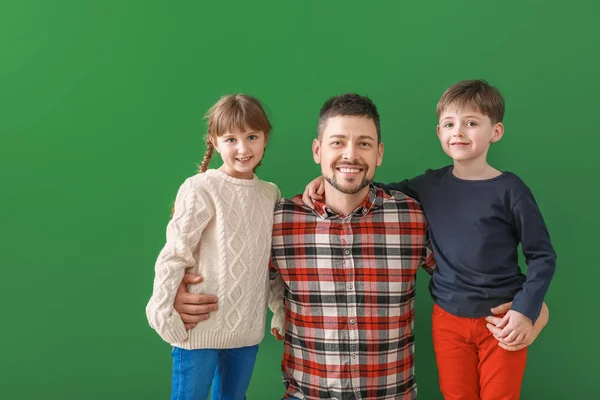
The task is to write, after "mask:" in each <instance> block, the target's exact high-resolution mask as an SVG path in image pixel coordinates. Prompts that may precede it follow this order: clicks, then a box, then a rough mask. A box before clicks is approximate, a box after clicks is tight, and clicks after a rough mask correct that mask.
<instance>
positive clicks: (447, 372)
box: [432, 304, 527, 400]
mask: <svg viewBox="0 0 600 400" xmlns="http://www.w3.org/2000/svg"><path fill="white" fill-rule="evenodd" d="M485 325H486V321H485V318H462V317H457V316H455V315H452V314H450V313H448V312H446V311H444V310H443V309H442V308H441V307H439V306H438V305H437V304H434V306H433V315H432V329H433V348H434V350H435V358H436V361H437V366H438V373H439V378H440V389H441V391H442V394H443V395H444V399H445V400H459V399H460V400H492V399H494V400H496V399H498V400H513V399H519V396H520V393H521V382H522V381H523V373H524V372H525V363H526V362H527V348H524V349H522V350H519V351H506V350H504V349H503V348H501V347H500V346H498V341H497V340H496V339H495V338H494V336H493V335H492V333H491V332H490V331H489V330H488V329H487V328H486V326H485Z"/></svg>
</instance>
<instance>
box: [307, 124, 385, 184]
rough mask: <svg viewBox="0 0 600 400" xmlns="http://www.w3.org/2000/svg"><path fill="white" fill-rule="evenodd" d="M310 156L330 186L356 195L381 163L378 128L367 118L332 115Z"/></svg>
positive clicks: (381, 155)
mask: <svg viewBox="0 0 600 400" xmlns="http://www.w3.org/2000/svg"><path fill="white" fill-rule="evenodd" d="M313 158H314V160H315V162H316V163H317V164H321V172H322V174H323V177H324V178H325V180H326V181H327V182H328V183H329V184H330V185H331V186H333V187H334V188H335V189H337V190H339V191H340V192H342V193H346V194H356V193H358V192H360V191H361V190H362V189H363V188H365V187H366V186H367V185H369V183H371V181H372V180H373V176H374V175H375V170H376V169H377V167H378V166H380V165H381V161H382V158H383V143H377V128H376V127H375V123H374V122H373V120H371V119H370V118H366V117H361V116H348V115H345V116H337V117H331V118H329V119H328V120H327V125H326V126H325V128H324V129H323V132H322V133H321V137H320V138H319V139H315V140H314V141H313Z"/></svg>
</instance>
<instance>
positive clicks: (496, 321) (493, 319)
mask: <svg viewBox="0 0 600 400" xmlns="http://www.w3.org/2000/svg"><path fill="white" fill-rule="evenodd" d="M485 320H486V321H487V322H489V323H490V324H492V325H494V326H498V324H499V323H500V321H502V318H499V317H494V316H491V315H490V316H488V317H485Z"/></svg>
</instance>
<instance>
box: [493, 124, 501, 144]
mask: <svg viewBox="0 0 600 400" xmlns="http://www.w3.org/2000/svg"><path fill="white" fill-rule="evenodd" d="M502 136H504V125H502V122H498V123H497V124H496V125H495V126H494V132H493V133H492V139H491V140H490V143H496V142H497V141H498V140H500V139H502Z"/></svg>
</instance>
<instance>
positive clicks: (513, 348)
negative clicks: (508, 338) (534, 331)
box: [498, 342, 527, 351]
mask: <svg viewBox="0 0 600 400" xmlns="http://www.w3.org/2000/svg"><path fill="white" fill-rule="evenodd" d="M498 346H500V347H502V348H503V349H504V350H506V351H519V350H521V349H524V348H525V347H527V346H526V345H524V344H518V345H512V346H511V345H510V344H506V343H503V342H499V343H498Z"/></svg>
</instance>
